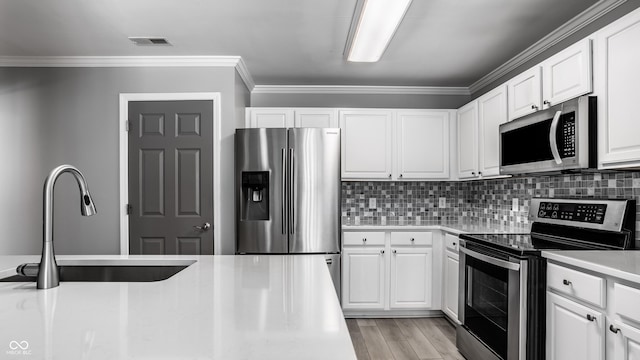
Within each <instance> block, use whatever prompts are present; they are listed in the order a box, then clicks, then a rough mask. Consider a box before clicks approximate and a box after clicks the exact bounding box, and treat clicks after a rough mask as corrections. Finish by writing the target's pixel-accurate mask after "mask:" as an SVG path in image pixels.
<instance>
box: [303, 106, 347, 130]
mask: <svg viewBox="0 0 640 360" xmlns="http://www.w3.org/2000/svg"><path fill="white" fill-rule="evenodd" d="M294 113H295V118H294V122H293V123H294V126H295V127H297V128H337V127H338V126H339V125H338V111H337V110H336V109H313V108H296V109H295V111H294Z"/></svg>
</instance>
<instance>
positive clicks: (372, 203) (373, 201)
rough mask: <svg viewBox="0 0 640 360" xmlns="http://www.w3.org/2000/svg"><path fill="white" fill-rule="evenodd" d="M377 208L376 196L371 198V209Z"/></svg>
mask: <svg viewBox="0 0 640 360" xmlns="http://www.w3.org/2000/svg"><path fill="white" fill-rule="evenodd" d="M375 208H377V206H376V199H375V198H371V199H369V209H375Z"/></svg>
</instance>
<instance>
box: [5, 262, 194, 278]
mask: <svg viewBox="0 0 640 360" xmlns="http://www.w3.org/2000/svg"><path fill="white" fill-rule="evenodd" d="M195 262H196V261H195V260H147V259H145V260H129V259H127V260H73V261H63V260H61V261H59V264H58V269H59V271H60V281H93V282H150V281H161V280H166V279H168V278H170V277H172V276H173V275H175V274H177V273H179V272H180V271H182V270H184V269H185V268H187V267H188V266H189V265H191V264H193V263H195ZM36 280H37V276H23V275H14V276H10V277H6V278H3V279H0V282H30V281H36Z"/></svg>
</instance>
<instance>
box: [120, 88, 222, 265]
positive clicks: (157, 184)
mask: <svg viewBox="0 0 640 360" xmlns="http://www.w3.org/2000/svg"><path fill="white" fill-rule="evenodd" d="M129 205H130V208H129V210H130V211H129V253H130V254H213V231H212V229H211V224H213V104H212V103H211V101H201V100H198V101H132V102H129ZM207 224H208V225H207Z"/></svg>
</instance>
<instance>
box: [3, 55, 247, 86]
mask: <svg viewBox="0 0 640 360" xmlns="http://www.w3.org/2000/svg"><path fill="white" fill-rule="evenodd" d="M0 67H233V68H235V69H236V71H237V72H238V74H239V75H240V77H241V78H242V81H244V83H245V85H246V86H247V88H248V89H249V91H251V90H252V89H253V87H254V86H255V83H254V82H253V78H252V77H251V74H250V73H249V70H248V68H247V65H246V64H245V62H244V60H242V58H241V57H240V56H0Z"/></svg>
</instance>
